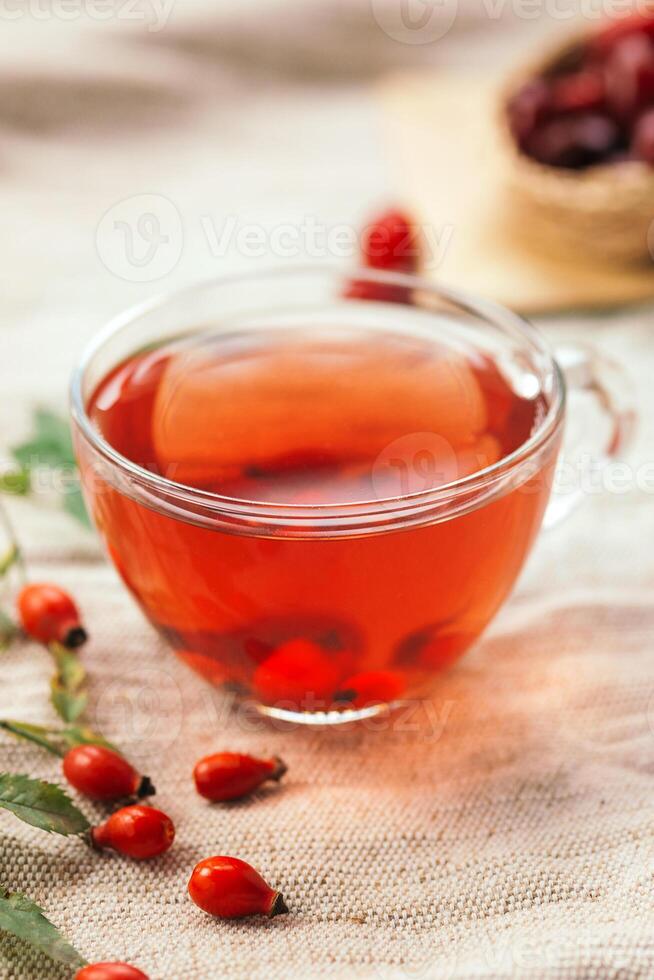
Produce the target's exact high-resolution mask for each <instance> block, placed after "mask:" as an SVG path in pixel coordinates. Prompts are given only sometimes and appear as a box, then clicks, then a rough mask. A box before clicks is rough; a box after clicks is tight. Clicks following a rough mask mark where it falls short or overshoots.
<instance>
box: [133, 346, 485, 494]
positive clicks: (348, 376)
mask: <svg viewBox="0 0 654 980" xmlns="http://www.w3.org/2000/svg"><path fill="white" fill-rule="evenodd" d="M270 333H272V334H273V336H272V337H271V336H269V335H265V334H255V336H254V337H251V338H249V339H242V340H241V341H239V342H236V341H234V342H232V344H231V349H230V346H229V344H228V342H226V341H223V342H222V344H221V345H220V348H219V347H218V346H216V348H215V349H213V350H212V349H211V348H209V349H206V348H205V349H201V350H196V351H188V352H186V353H180V354H179V356H177V357H174V358H172V359H171V360H170V362H169V364H168V367H167V369H166V371H165V373H164V375H163V378H162V380H161V383H160V385H159V389H158V392H157V397H156V401H155V405H154V414H153V419H152V433H153V443H154V446H155V449H156V453H157V459H158V463H159V467H160V468H161V469H162V470H164V471H166V470H172V469H173V468H174V471H175V473H176V476H175V479H176V480H177V481H178V482H181V483H187V484H192V485H193V486H197V487H200V488H206V489H212V490H215V491H218V492H220V491H221V489H224V487H225V484H226V483H227V484H228V483H229V482H230V481H232V480H236V479H238V478H239V476H241V477H247V476H248V475H253V474H254V475H257V474H259V475H262V476H264V477H265V474H266V473H267V472H271V471H275V470H280V469H281V470H283V469H287V470H293V469H296V470H297V469H302V468H307V467H312V466H313V467H317V468H319V467H321V466H323V467H327V466H329V465H333V464H334V463H338V464H339V465H341V466H342V465H343V464H344V463H350V464H352V465H353V466H354V465H356V464H357V463H360V464H364V465H366V464H369V463H370V462H371V461H374V460H375V458H376V456H377V455H378V454H379V453H381V452H383V450H384V449H385V448H386V447H387V446H388V445H389V443H391V442H393V440H395V439H398V438H400V437H403V436H405V435H406V434H407V433H409V434H411V433H420V432H430V433H436V434H437V435H438V436H439V437H440V438H442V439H443V440H444V442H445V443H446V444H447V446H448V447H450V448H451V449H452V450H454V451H455V452H456V450H457V448H458V447H462V446H466V447H467V446H470V445H472V444H474V443H475V441H476V439H477V437H478V436H479V435H481V434H482V433H483V432H484V430H485V428H486V423H487V414H486V405H485V402H484V397H483V394H482V391H481V389H480V387H479V383H478V381H477V378H476V376H475V374H474V373H473V371H472V370H471V367H470V365H469V363H468V362H467V360H466V358H465V357H464V356H461V355H458V354H457V353H456V352H455V351H453V350H449V349H447V348H445V347H440V346H438V345H436V344H434V343H433V342H432V343H426V342H425V343H422V344H421V343H420V341H419V340H415V339H412V338H406V339H404V338H402V337H401V336H399V335H392V334H387V335H383V334H382V335H381V336H379V335H375V336H370V338H369V340H368V341H366V340H365V339H362V338H361V337H359V338H357V340H356V342H354V341H353V339H352V338H351V337H349V336H348V335H347V333H345V332H339V331H337V330H334V331H333V332H330V333H329V334H326V333H319V332H316V333H314V334H313V337H306V338H304V339H298V338H297V337H296V336H293V335H292V334H290V335H287V336H286V337H285V336H284V334H282V333H280V332H279V331H271V332H270ZM243 495H244V496H247V493H246V492H245V491H244V494H243ZM286 499H287V498H286Z"/></svg>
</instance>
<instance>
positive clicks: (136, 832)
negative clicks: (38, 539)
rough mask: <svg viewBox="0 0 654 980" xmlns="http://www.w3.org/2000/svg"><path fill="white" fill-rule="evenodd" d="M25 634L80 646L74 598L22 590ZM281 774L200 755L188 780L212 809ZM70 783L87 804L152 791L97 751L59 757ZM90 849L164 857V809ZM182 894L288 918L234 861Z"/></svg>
mask: <svg viewBox="0 0 654 980" xmlns="http://www.w3.org/2000/svg"><path fill="white" fill-rule="evenodd" d="M18 611H19V615H20V618H21V623H22V626H23V628H24V630H25V632H26V633H27V634H28V635H29V636H32V637H33V638H34V639H37V640H39V641H40V642H42V643H46V644H49V643H53V642H57V643H62V644H63V645H66V646H69V647H77V646H79V645H80V644H81V643H83V642H84V641H85V640H86V632H85V631H84V629H83V627H82V625H81V622H80V615H79V611H78V609H77V606H76V605H75V603H74V601H73V600H72V598H71V597H70V596H69V595H68V594H67V593H66V592H64V591H63V590H62V589H60V588H59V587H58V586H55V585H42V584H35V585H29V586H26V587H25V588H24V589H23V590H22V592H21V593H20V595H19V598H18ZM285 772H286V766H285V764H284V763H283V762H282V760H281V759H279V758H277V757H274V758H271V759H256V758H253V757H252V756H248V755H242V754H238V753H233V752H219V753H215V754H213V755H209V756H206V757H205V758H203V759H200V761H199V762H198V763H197V764H196V766H195V768H194V771H193V778H194V781H195V786H196V789H197V791H198V793H199V794H200V795H201V796H203V797H204V798H205V799H207V800H210V801H212V802H222V801H228V800H235V799H240V798H242V797H244V796H248V795H249V794H250V793H252V792H254V791H255V790H256V789H258V788H259V787H260V786H261V785H262V784H263V783H265V782H267V781H269V780H274V781H279V780H280V779H281V778H282V776H283V775H284V774H285ZM63 773H64V776H65V777H66V780H67V781H68V783H69V784H70V785H71V786H72V787H74V789H76V790H77V791H78V792H79V793H82V794H84V795H85V796H88V797H89V798H90V799H93V800H97V801H101V802H104V803H111V802H116V801H126V800H129V799H130V798H136V799H137V800H143V799H144V798H145V797H148V796H152V795H153V794H154V792H155V789H154V786H153V785H152V783H151V781H150V779H149V778H148V777H147V776H142V775H141V774H140V773H138V772H137V771H136V769H135V768H134V767H133V766H132V765H131V763H129V762H128V761H127V759H125V758H124V757H123V756H121V755H119V753H118V752H115V751H113V750H112V749H110V748H108V747H106V746H103V745H95V744H84V745H77V746H75V747H74V748H71V749H70V750H69V751H68V752H67V753H66V755H65V756H64V758H63ZM89 838H90V842H91V844H92V845H93V846H94V847H96V848H98V849H111V850H114V851H117V852H118V853H119V854H122V855H124V856H125V857H129V858H132V859H133V860H137V861H143V860H148V859H150V858H154V857H157V856H159V855H161V854H164V853H165V852H166V851H168V850H169V849H170V847H171V846H172V844H173V841H174V839H175V826H174V824H173V821H172V820H171V819H170V817H169V816H168V815H167V814H166V813H164V812H163V811H162V810H158V809H156V808H155V807H152V806H148V805H145V804H143V803H140V802H130V803H129V805H126V806H122V807H121V808H120V809H118V810H116V811H115V812H114V813H112V814H111V815H110V816H109V818H108V819H107V820H105V821H104V822H103V823H101V824H99V825H98V826H95V827H93V828H92V829H91V831H90V833H89ZM188 892H189V895H190V897H191V899H192V900H193V902H195V904H196V905H197V906H199V908H201V909H202V910H203V911H205V912H207V913H209V914H210V915H214V916H218V917H220V918H224V919H236V918H243V917H245V916H251V915H266V916H269V917H271V916H275V915H280V914H282V913H284V912H288V908H287V907H286V904H285V902H284V899H283V897H282V895H281V894H280V893H279V892H278V891H276V890H275V889H273V888H271V887H270V886H269V885H268V884H267V883H266V882H265V881H264V879H263V878H262V877H261V875H260V874H259V873H258V872H257V871H255V869H254V868H253V867H251V866H250V865H249V864H247V863H246V862H245V861H241V860H240V859H239V858H234V857H228V856H224V855H218V856H216V857H210V858H206V859H205V860H204V861H200V863H199V864H197V865H196V867H195V868H194V869H193V872H192V874H191V878H190V880H189V883H188ZM76 980H148V978H147V977H146V975H145V974H144V973H142V971H140V970H138V969H136V968H135V967H132V966H129V965H127V964H125V963H95V964H90V965H88V966H85V967H83V968H82V969H81V970H79V971H78V973H77V974H76Z"/></svg>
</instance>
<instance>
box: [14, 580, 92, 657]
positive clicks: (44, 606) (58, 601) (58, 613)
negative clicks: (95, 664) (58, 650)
mask: <svg viewBox="0 0 654 980" xmlns="http://www.w3.org/2000/svg"><path fill="white" fill-rule="evenodd" d="M17 605H18V613H19V616H20V621H21V624H22V626H23V629H24V630H25V632H26V633H27V635H28V636H31V637H32V638H33V639H35V640H39V642H40V643H55V642H56V643H61V644H63V646H65V647H69V648H71V649H73V648H75V647H79V646H81V645H82V644H83V643H85V642H86V640H87V634H86V630H85V629H84V628H83V627H82V625H81V622H80V614H79V611H78V609H77V606H76V605H75V603H74V602H73V600H72V598H71V597H70V596H69V595H68V593H67V592H64V590H63V589H60V588H59V586H58V585H50V584H46V583H40V584H34V585H26V586H25V588H24V589H22V590H21V592H20V593H19V596H18V600H17Z"/></svg>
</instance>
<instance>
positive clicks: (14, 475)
mask: <svg viewBox="0 0 654 980" xmlns="http://www.w3.org/2000/svg"><path fill="white" fill-rule="evenodd" d="M29 492H30V475H29V472H28V471H27V470H26V469H24V468H23V467H21V468H20V469H19V470H13V471H11V472H9V473H0V493H11V494H13V495H14V496H16V497H24V496H26V495H27V494H28V493H29Z"/></svg>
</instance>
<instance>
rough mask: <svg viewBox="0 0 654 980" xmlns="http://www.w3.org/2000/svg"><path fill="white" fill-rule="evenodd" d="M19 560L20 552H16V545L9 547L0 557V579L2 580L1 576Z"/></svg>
mask: <svg viewBox="0 0 654 980" xmlns="http://www.w3.org/2000/svg"><path fill="white" fill-rule="evenodd" d="M19 559H20V551H19V550H18V545H17V544H12V545H10V546H9V548H8V549H7V551H5V553H4V554H3V555H0V578H2V576H3V575H6V574H7V572H8V571H9V569H10V568H13V567H14V565H16V564H17V562H18V561H19Z"/></svg>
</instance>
